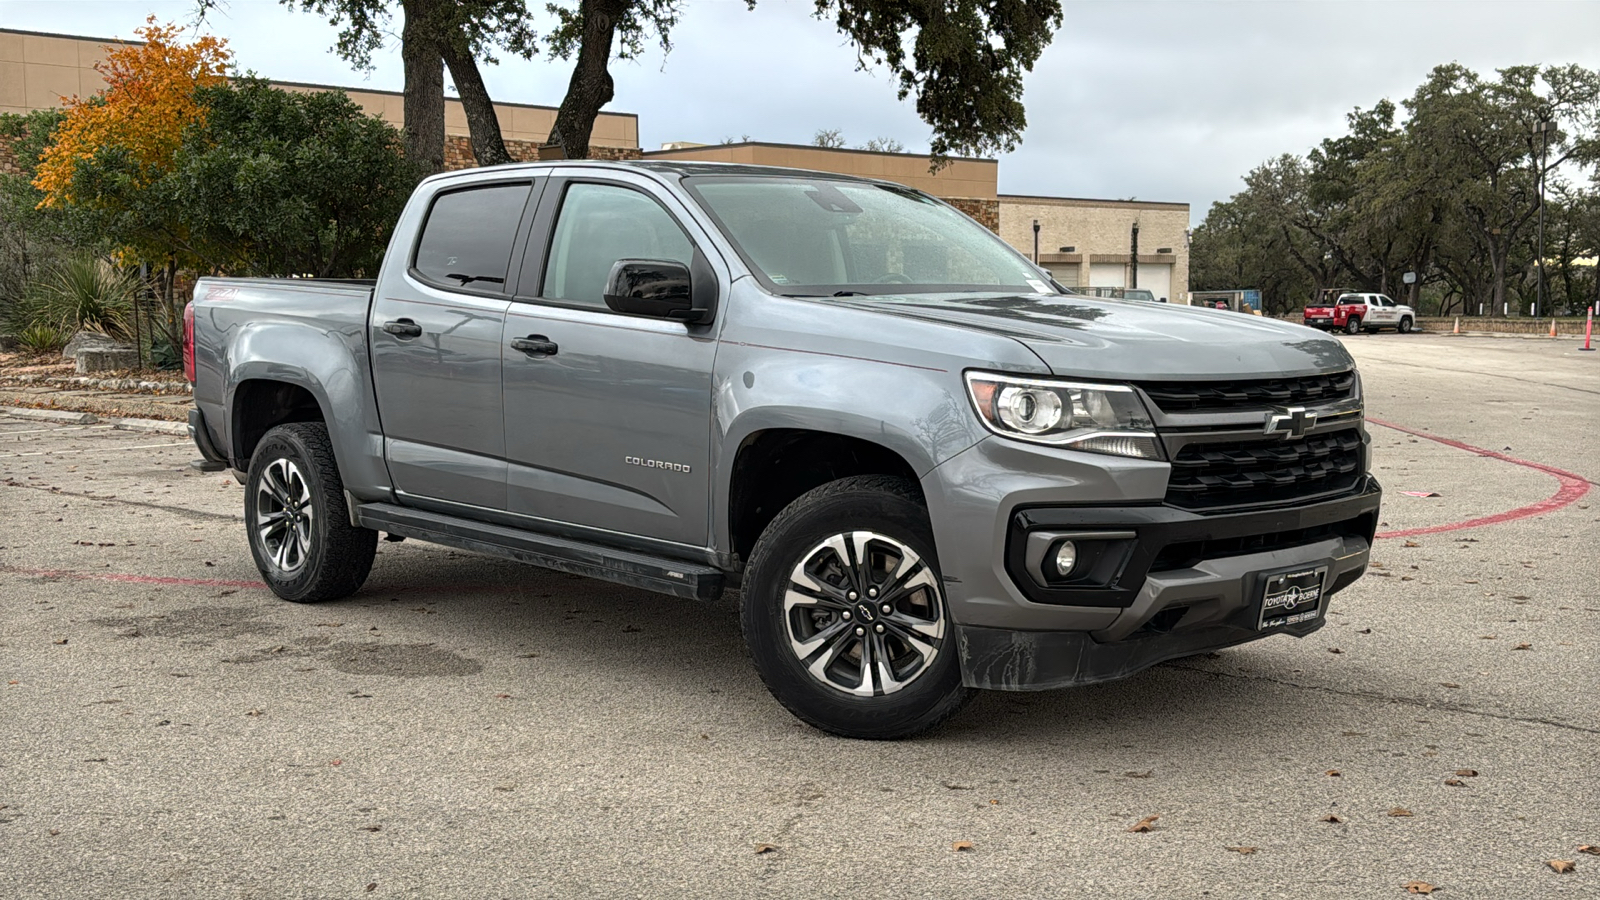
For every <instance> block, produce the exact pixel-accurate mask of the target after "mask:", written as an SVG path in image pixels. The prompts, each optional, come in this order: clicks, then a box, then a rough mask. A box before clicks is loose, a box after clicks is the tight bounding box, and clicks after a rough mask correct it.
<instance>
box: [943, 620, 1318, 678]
mask: <svg viewBox="0 0 1600 900" xmlns="http://www.w3.org/2000/svg"><path fill="white" fill-rule="evenodd" d="M1324 621H1325V620H1324V619H1322V618H1317V619H1313V620H1311V621H1309V622H1303V623H1300V624H1298V625H1290V626H1286V627H1283V628H1275V629H1272V630H1270V631H1256V630H1254V629H1250V628H1240V627H1236V626H1233V625H1217V626H1214V627H1211V628H1201V629H1195V630H1192V631H1184V632H1174V633H1172V634H1149V635H1142V636H1140V637H1137V638H1130V639H1128V640H1124V641H1117V642H1115V643H1104V644H1103V643H1100V642H1099V641H1096V640H1095V639H1094V638H1092V637H1090V636H1089V634H1088V633H1087V632H1082V631H1012V630H1009V629H1004V628H979V627H974V626H970V625H961V626H957V631H956V636H957V640H958V641H959V646H960V647H961V673H962V679H963V680H964V681H965V682H966V685H967V687H974V688H983V689H986V690H995V691H1047V690H1053V689H1056V688H1066V687H1076V686H1079V685H1085V684H1095V683H1097V682H1101V681H1115V680H1117V679H1119V678H1126V677H1128V676H1129V675H1132V674H1134V673H1136V672H1139V671H1142V670H1144V669H1148V668H1150V667H1151V666H1153V665H1156V664H1157V663H1162V662H1166V661H1167V660H1169V659H1178V658H1180V657H1184V656H1193V655H1195V654H1197V653H1205V652H1206V651H1208V650H1220V649H1222V648H1223V647H1232V646H1234V645H1236V644H1243V643H1247V642H1249V641H1254V640H1258V639H1260V638H1264V637H1270V636H1272V635H1274V634H1292V635H1294V636H1295V637H1305V636H1306V635H1308V634H1311V633H1312V632H1314V631H1316V630H1317V629H1319V628H1321V627H1322V625H1323V622H1324Z"/></svg>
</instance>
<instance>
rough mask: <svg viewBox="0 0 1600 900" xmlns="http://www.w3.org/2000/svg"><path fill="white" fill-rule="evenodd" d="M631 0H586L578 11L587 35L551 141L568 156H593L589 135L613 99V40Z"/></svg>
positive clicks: (571, 157)
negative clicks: (603, 109)
mask: <svg viewBox="0 0 1600 900" xmlns="http://www.w3.org/2000/svg"><path fill="white" fill-rule="evenodd" d="M627 3H628V0H582V3H581V4H579V7H578V14H579V15H581V16H582V17H583V38H582V40H580V41H579V43H578V62H577V65H575V66H573V68H572V80H571V81H570V82H568V83H567V96H566V97H564V98H562V100H561V109H560V110H559V111H557V112H556V124H555V126H554V127H553V128H551V129H550V138H549V141H548V142H549V143H551V144H559V145H560V146H561V150H562V152H563V153H564V154H566V157H567V159H588V158H589V135H590V134H591V133H592V132H593V131H594V120H595V118H596V117H597V116H599V115H600V108H601V107H603V106H605V105H606V104H607V103H610V102H611V98H612V96H613V94H614V85H613V83H612V81H611V73H610V72H609V71H608V70H607V68H606V66H607V65H608V64H609V63H610V62H611V43H612V40H613V39H614V38H615V37H616V34H617V20H618V19H619V18H621V16H622V13H623V11H624V10H626V8H627Z"/></svg>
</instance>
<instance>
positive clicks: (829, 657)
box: [783, 531, 945, 697]
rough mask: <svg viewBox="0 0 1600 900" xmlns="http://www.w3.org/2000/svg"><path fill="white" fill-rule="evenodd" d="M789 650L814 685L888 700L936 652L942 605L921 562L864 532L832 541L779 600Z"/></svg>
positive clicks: (801, 567)
mask: <svg viewBox="0 0 1600 900" xmlns="http://www.w3.org/2000/svg"><path fill="white" fill-rule="evenodd" d="M783 623H784V629H785V632H786V636H787V637H788V641H789V647H790V649H791V650H793V651H794V654H795V657H796V658H797V659H798V660H799V662H800V664H801V666H803V667H804V668H805V670H806V671H807V672H808V673H809V674H810V675H811V677H812V678H813V679H815V680H817V681H818V682H820V683H822V684H824V685H826V686H828V687H830V688H832V689H834V690H836V691H839V692H841V693H844V694H848V695H852V696H856V697H873V696H879V695H883V694H892V693H895V692H896V691H899V690H901V689H903V688H905V687H906V686H907V685H909V684H910V683H911V682H913V681H915V680H916V679H917V678H918V677H920V676H921V675H922V674H923V673H925V672H927V671H928V670H929V668H930V667H931V666H932V664H933V661H934V659H935V658H936V657H937V656H938V654H939V652H940V650H941V649H942V647H943V645H944V639H945V616H944V600H943V597H942V596H941V595H940V591H939V582H938V579H937V577H936V575H935V573H934V571H933V569H932V568H931V567H929V565H928V563H927V562H926V561H925V560H923V559H922V557H921V556H920V555H918V554H917V552H916V551H914V550H912V549H911V548H910V547H908V546H906V545H905V543H903V542H901V541H898V540H896V539H894V538H891V537H888V536H886V535H882V534H878V533H877V532H872V531H850V532H844V533H841V534H836V535H833V536H832V537H829V538H827V539H826V540H824V541H822V542H821V543H819V544H817V545H816V546H815V547H813V548H812V549H811V550H810V551H809V552H807V553H806V554H805V555H804V556H802V557H801V559H800V562H799V563H797V564H796V565H795V567H794V569H793V570H792V571H791V572H790V574H789V585H788V587H787V589H786V590H785V591H784V597H783Z"/></svg>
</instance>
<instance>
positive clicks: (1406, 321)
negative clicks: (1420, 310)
mask: <svg viewBox="0 0 1600 900" xmlns="http://www.w3.org/2000/svg"><path fill="white" fill-rule="evenodd" d="M1400 333H1401V334H1410V333H1411V317H1410V316H1406V317H1405V318H1403V319H1401V320H1400Z"/></svg>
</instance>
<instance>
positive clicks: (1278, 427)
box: [1263, 406, 1317, 440]
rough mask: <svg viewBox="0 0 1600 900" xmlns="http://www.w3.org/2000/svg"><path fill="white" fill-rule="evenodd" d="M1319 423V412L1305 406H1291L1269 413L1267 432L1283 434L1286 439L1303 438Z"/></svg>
mask: <svg viewBox="0 0 1600 900" xmlns="http://www.w3.org/2000/svg"><path fill="white" fill-rule="evenodd" d="M1316 424H1317V414H1316V413H1314V412H1310V411H1308V410H1307V409H1306V408H1305V407H1304V406H1291V407H1289V408H1288V409H1278V410H1274V411H1273V412H1269V413H1267V427H1266V428H1265V429H1263V430H1264V431H1265V432H1266V433H1267V434H1281V435H1283V437H1284V439H1285V440H1288V439H1292V438H1302V437H1305V436H1306V432H1307V431H1310V430H1311V428H1312V427H1313V426H1315V425H1316Z"/></svg>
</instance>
